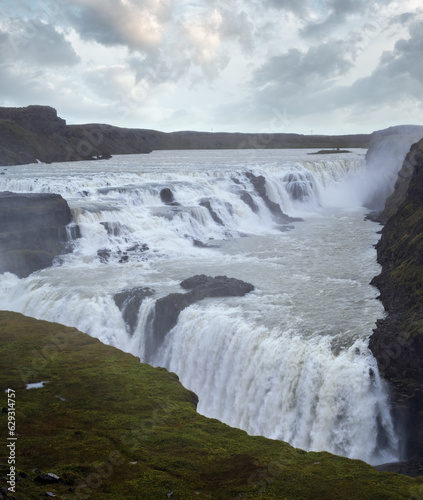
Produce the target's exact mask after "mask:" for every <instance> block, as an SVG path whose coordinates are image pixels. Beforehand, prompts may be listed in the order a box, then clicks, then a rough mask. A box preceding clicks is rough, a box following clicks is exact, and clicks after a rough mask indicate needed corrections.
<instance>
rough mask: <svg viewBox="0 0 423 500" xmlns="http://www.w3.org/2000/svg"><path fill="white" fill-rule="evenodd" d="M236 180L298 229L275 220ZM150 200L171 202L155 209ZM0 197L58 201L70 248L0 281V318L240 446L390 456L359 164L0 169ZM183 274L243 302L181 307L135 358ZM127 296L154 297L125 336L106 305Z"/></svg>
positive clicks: (268, 159)
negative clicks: (37, 330)
mask: <svg viewBox="0 0 423 500" xmlns="http://www.w3.org/2000/svg"><path fill="white" fill-rule="evenodd" d="M249 172H251V173H253V174H254V175H255V176H260V175H262V176H264V177H265V179H266V192H267V195H268V197H269V198H270V199H271V200H272V201H273V202H276V203H278V204H279V205H280V207H281V208H282V210H283V211H284V212H285V213H287V214H289V215H290V216H295V217H301V218H303V221H302V222H295V223H293V224H289V227H286V226H285V225H283V224H281V223H280V222H277V221H275V219H274V217H273V216H272V214H271V212H270V211H269V208H268V206H267V205H266V203H265V201H264V200H263V198H262V197H260V196H259V194H258V193H257V192H256V190H255V189H254V186H253V184H252V182H251V177H249V174H248V173H249ZM164 188H170V189H171V191H172V193H173V195H174V197H175V200H176V202H178V205H176V204H173V205H166V204H164V203H163V202H162V200H161V198H160V192H161V190H162V189H164ZM0 190H9V191H15V192H28V191H32V192H52V193H60V194H62V196H63V197H64V198H65V199H66V200H67V201H68V203H69V206H70V207H71V209H72V212H73V216H74V220H75V223H76V224H78V225H79V227H80V230H81V235H82V237H81V238H80V239H77V240H74V241H73V246H74V251H73V253H71V254H67V255H64V256H62V257H61V258H60V259H58V262H57V265H55V266H54V267H52V268H49V269H45V270H42V271H39V272H37V273H34V274H32V275H31V276H29V277H28V278H25V279H18V278H17V277H16V276H14V275H11V274H9V273H6V274H4V275H3V276H2V279H1V283H0V308H1V309H8V310H14V311H18V312H22V313H24V314H27V315H29V316H33V317H36V318H41V319H45V320H49V321H57V322H60V323H63V324H66V325H69V326H75V327H77V328H78V329H80V330H82V331H84V332H87V333H89V334H90V335H92V336H95V337H98V338H99V339H100V340H102V341H103V342H105V343H108V344H111V345H114V346H116V347H118V348H120V349H123V350H126V351H129V352H132V353H133V354H135V355H137V356H139V357H140V358H141V360H142V361H148V362H149V363H151V364H153V365H160V366H165V367H167V368H168V369H169V370H171V371H174V372H176V373H177V374H178V375H179V377H180V379H181V381H182V383H183V384H184V385H185V386H186V387H188V388H189V389H191V390H193V391H194V392H196V393H197V394H198V396H199V400H200V401H199V406H198V411H199V412H200V413H203V414H204V415H207V416H210V417H215V418H218V419H220V420H222V421H224V422H226V423H228V424H230V425H232V426H235V427H240V428H242V429H245V430H246V431H247V432H248V433H250V434H261V435H264V436H268V437H270V438H275V439H282V440H284V441H288V442H290V443H291V444H292V445H294V446H296V447H299V448H303V449H306V450H317V451H319V450H328V451H331V452H333V453H336V454H340V455H345V456H349V457H353V458H360V459H363V460H366V461H367V462H370V463H382V462H388V461H393V460H396V459H398V458H399V456H398V451H397V450H398V437H397V436H396V434H395V432H394V429H393V424H392V420H391V416H390V411H389V401H388V397H387V393H386V390H385V387H384V384H383V382H382V381H381V379H380V377H379V374H378V370H377V366H376V362H375V360H374V358H373V357H372V355H371V353H370V351H369V349H368V347H367V344H368V337H369V335H370V334H371V332H372V328H373V327H374V325H375V322H376V319H377V318H380V317H383V315H384V311H383V307H382V305H381V304H380V302H379V301H377V300H376V296H377V291H376V290H375V289H374V288H373V287H371V286H370V285H369V282H370V280H371V279H372V277H373V276H375V275H376V274H378V273H379V266H378V265H377V264H376V259H375V255H376V254H375V250H374V244H375V243H376V242H377V239H378V236H377V234H376V232H377V231H378V230H379V226H378V225H376V224H374V223H372V222H369V221H366V220H365V218H364V216H365V213H366V212H365V209H364V208H363V207H362V199H361V198H362V196H361V193H362V192H366V196H368V193H369V190H371V186H370V187H369V185H368V183H367V184H366V168H365V162H364V151H362V150H355V151H354V153H351V154H344V155H331V156H309V155H307V152H305V151H296V150H262V151H260V150H254V151H178V152H176V151H163V152H154V153H152V154H150V155H134V156H122V157H116V158H113V159H111V160H108V161H107V162H106V161H101V162H79V163H66V164H65V163H63V164H60V163H59V164H54V165H41V164H40V165H29V166H22V167H10V168H9V169H8V170H7V172H6V175H4V176H1V178H0ZM208 207H209V208H211V210H209V208H208ZM70 233H71V228H70ZM99 251H100V252H99ZM195 274H207V275H211V276H217V275H227V276H230V277H234V278H238V279H242V280H244V281H248V282H250V283H252V284H253V285H254V286H255V290H254V291H253V292H252V293H250V294H248V295H247V296H245V297H242V298H212V299H205V300H203V301H201V302H198V303H196V304H194V305H192V306H190V307H188V308H187V309H185V310H184V311H183V312H182V313H181V314H180V316H179V320H178V323H177V325H176V326H175V327H174V328H173V330H171V331H170V332H169V333H168V334H167V336H166V339H165V342H164V344H163V345H162V346H161V347H160V348H159V349H158V350H156V352H153V353H147V351H146V339H147V337H148V335H151V331H150V328H151V318H152V314H154V303H155V300H156V299H157V298H159V297H163V296H165V295H167V294H169V293H171V292H182V290H181V288H180V287H179V282H180V281H181V280H182V279H185V278H188V277H190V276H193V275H195ZM134 287H148V288H150V289H151V290H153V291H154V294H153V295H152V296H150V297H147V298H145V299H144V301H143V302H142V303H141V306H140V310H139V314H138V323H137V324H136V327H135V331H134V332H133V334H131V333H129V332H128V328H127V325H125V322H124V320H123V318H122V314H121V312H120V310H119V308H118V307H117V305H116V303H115V301H114V299H113V296H114V294H116V293H117V292H119V291H122V290H125V289H130V288H134Z"/></svg>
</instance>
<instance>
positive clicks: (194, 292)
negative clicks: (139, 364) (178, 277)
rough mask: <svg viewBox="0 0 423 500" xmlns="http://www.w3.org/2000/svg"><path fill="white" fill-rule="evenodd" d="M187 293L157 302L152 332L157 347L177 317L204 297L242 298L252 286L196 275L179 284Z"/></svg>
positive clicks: (235, 280)
mask: <svg viewBox="0 0 423 500" xmlns="http://www.w3.org/2000/svg"><path fill="white" fill-rule="evenodd" d="M180 285H181V287H182V288H184V289H185V290H189V291H188V292H187V293H171V294H169V295H167V296H166V297H163V298H161V299H159V300H157V302H156V305H155V316H154V322H153V331H154V336H155V341H156V343H157V345H160V344H161V343H162V342H163V340H164V338H165V336H166V334H167V333H168V332H169V331H170V330H171V329H172V328H173V327H174V326H175V325H176V323H177V321H178V316H179V313H180V312H181V311H183V310H184V309H185V308H186V307H188V306H190V305H192V304H194V303H195V302H198V301H199V300H202V299H205V298H206V297H243V296H244V295H246V294H247V293H249V292H251V291H253V290H254V286H253V285H252V284H250V283H246V282H245V281H242V280H238V279H236V278H228V277H227V276H216V277H215V278H213V277H211V276H206V275H204V274H201V275H196V276H193V277H191V278H188V279H186V280H184V281H182V282H181V284H180Z"/></svg>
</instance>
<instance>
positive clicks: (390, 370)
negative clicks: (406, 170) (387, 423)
mask: <svg viewBox="0 0 423 500" xmlns="http://www.w3.org/2000/svg"><path fill="white" fill-rule="evenodd" d="M417 147H418V149H419V150H420V154H416V152H417V149H416V147H415V146H413V148H412V150H413V155H415V156H414V159H413V162H414V168H413V173H412V176H411V181H410V182H409V185H408V188H407V190H406V194H405V196H404V197H402V196H401V197H399V198H398V199H399V200H400V199H403V201H402V203H400V204H399V205H398V206H397V207H396V208H395V210H394V211H393V213H392V214H391V215H390V216H389V218H388V219H387V222H386V224H385V226H384V227H383V229H382V236H381V239H380V240H379V242H378V243H377V245H376V249H377V258H378V262H379V263H380V264H381V266H382V272H381V274H380V275H379V276H377V277H375V278H374V279H373V280H372V284H373V285H375V286H377V287H378V289H379V291H380V299H381V301H382V303H383V305H384V307H385V310H386V312H387V317H386V318H384V319H380V320H378V321H377V323H376V329H375V330H374V331H373V335H372V336H371V337H370V340H369V347H370V349H371V351H372V353H373V355H374V356H375V358H376V360H377V363H378V368H379V372H380V373H381V375H382V376H383V377H384V378H385V379H386V380H387V381H388V382H389V384H390V387H391V397H392V404H393V411H394V416H395V419H396V421H397V423H398V425H399V426H401V428H402V429H404V430H403V434H405V436H406V438H405V440H404V441H405V442H404V450H403V452H404V454H405V456H406V457H410V456H413V455H416V454H418V452H419V451H420V450H423V365H422V361H421V359H422V353H423V274H422V271H421V269H422V264H423V258H422V255H423V140H421V141H420V142H419V143H418V145H417ZM391 209H392V206H391Z"/></svg>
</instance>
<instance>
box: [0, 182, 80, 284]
mask: <svg viewBox="0 0 423 500" xmlns="http://www.w3.org/2000/svg"><path fill="white" fill-rule="evenodd" d="M71 222H72V215H71V211H70V209H69V206H68V204H67V203H66V201H65V200H64V199H63V198H62V197H61V196H60V195H57V194H36V193H23V194H18V193H10V192H2V193H0V249H1V251H2V259H1V261H0V273H4V272H11V273H14V274H16V275H17V276H19V277H20V278H22V277H25V276H28V275H29V274H31V273H33V272H34V271H37V270H39V269H43V268H45V267H49V266H51V265H52V263H53V260H54V258H55V257H56V256H58V255H61V254H63V253H67V252H69V251H70V249H69V248H68V247H67V245H66V242H67V241H68V235H67V231H66V226H67V225H68V224H70V223H71Z"/></svg>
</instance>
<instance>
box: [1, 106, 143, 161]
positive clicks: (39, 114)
mask: <svg viewBox="0 0 423 500" xmlns="http://www.w3.org/2000/svg"><path fill="white" fill-rule="evenodd" d="M147 138H148V134H147V132H145V133H144V132H143V133H140V132H139V131H133V130H131V129H121V128H118V127H112V126H109V125H97V124H91V125H79V126H76V125H75V126H69V125H66V122H65V120H63V119H61V118H59V117H58V116H57V112H56V110H55V109H53V108H51V107H49V106H28V107H26V108H0V165H3V166H5V165H21V164H26V163H36V162H37V160H39V161H41V162H44V163H51V162H58V161H73V160H92V159H97V157H104V158H108V157H109V156H110V155H111V154H140V153H149V152H151V148H150V146H149V145H148V143H147Z"/></svg>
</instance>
